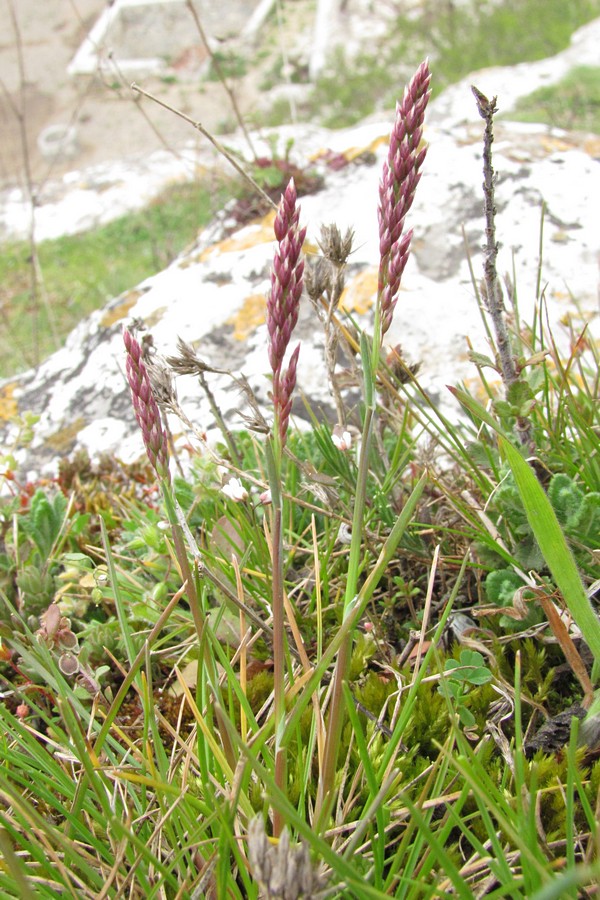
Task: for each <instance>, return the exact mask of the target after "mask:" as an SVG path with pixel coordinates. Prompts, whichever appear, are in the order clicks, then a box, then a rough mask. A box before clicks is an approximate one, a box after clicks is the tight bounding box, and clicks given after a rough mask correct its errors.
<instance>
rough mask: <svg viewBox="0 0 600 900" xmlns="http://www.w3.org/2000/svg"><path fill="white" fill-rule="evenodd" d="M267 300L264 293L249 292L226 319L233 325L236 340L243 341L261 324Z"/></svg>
mask: <svg viewBox="0 0 600 900" xmlns="http://www.w3.org/2000/svg"><path fill="white" fill-rule="evenodd" d="M266 314H267V301H266V299H265V295H264V294H250V296H249V297H246V299H245V300H244V302H243V303H242V305H241V307H240V308H239V309H238V310H237V312H236V313H235V314H234V315H233V316H231V318H230V319H227V322H226V324H227V325H233V337H234V339H235V340H236V341H245V340H246V338H247V337H248V336H249V335H250V334H252V332H253V331H254V330H255V329H256V328H258V326H259V325H262V324H263V322H264V321H265V319H266Z"/></svg>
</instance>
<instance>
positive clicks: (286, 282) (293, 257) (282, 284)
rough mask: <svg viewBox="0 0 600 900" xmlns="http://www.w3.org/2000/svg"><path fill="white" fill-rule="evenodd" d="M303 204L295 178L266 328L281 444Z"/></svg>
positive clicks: (299, 278)
mask: <svg viewBox="0 0 600 900" xmlns="http://www.w3.org/2000/svg"><path fill="white" fill-rule="evenodd" d="M299 220H300V207H299V206H298V205H297V194H296V186H295V184H294V179H293V178H292V179H290V182H289V184H288V186H287V188H286V189H285V192H284V193H283V194H282V197H281V202H280V204H279V209H278V211H277V215H276V217H275V224H274V231H275V237H276V239H277V243H278V246H277V249H276V250H275V256H274V259H273V270H272V272H271V290H270V292H269V295H268V297H267V330H268V333H269V362H270V364H271V370H272V372H273V406H274V410H275V421H276V423H277V429H278V433H279V439H280V441H281V444H282V446H283V445H284V444H285V439H286V435H287V428H288V422H289V418H290V410H291V407H292V392H293V390H294V387H295V385H296V367H297V364H298V354H299V352H300V345H299V344H298V346H297V347H296V349H295V350H294V352H293V353H292V356H291V358H290V361H289V363H288V368H287V370H286V371H285V372H282V368H283V360H284V357H285V354H286V350H287V348H288V345H289V342H290V339H291V336H292V332H293V331H294V328H295V327H296V323H297V321H298V312H299V310H300V297H301V296H302V284H303V274H304V260H303V258H302V244H303V243H304V238H305V237H306V228H300V227H299V224H298V223H299Z"/></svg>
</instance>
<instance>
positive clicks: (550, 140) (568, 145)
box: [540, 134, 577, 153]
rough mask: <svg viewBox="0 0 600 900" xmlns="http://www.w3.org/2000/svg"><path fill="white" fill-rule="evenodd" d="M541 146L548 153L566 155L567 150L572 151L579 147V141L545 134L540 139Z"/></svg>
mask: <svg viewBox="0 0 600 900" xmlns="http://www.w3.org/2000/svg"><path fill="white" fill-rule="evenodd" d="M540 146H541V147H543V149H544V150H545V151H546V153H564V152H565V151H566V150H572V149H573V147H576V146H577V141H574V140H573V139H572V138H571V139H570V140H569V138H568V137H566V136H565V137H556V136H554V135H551V134H543V135H542V136H541V138H540Z"/></svg>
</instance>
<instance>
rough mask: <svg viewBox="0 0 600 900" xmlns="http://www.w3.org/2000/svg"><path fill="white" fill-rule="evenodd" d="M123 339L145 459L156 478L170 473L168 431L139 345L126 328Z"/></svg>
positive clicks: (127, 371)
mask: <svg viewBox="0 0 600 900" xmlns="http://www.w3.org/2000/svg"><path fill="white" fill-rule="evenodd" d="M123 341H124V343H125V349H126V351H127V362H126V365H125V371H126V373H127V382H128V384H129V387H130V389H131V399H132V402H133V408H134V410H135V416H136V419H137V420H138V423H139V426H140V428H141V429H142V437H143V439H144V446H145V447H146V453H147V454H148V459H149V460H150V463H151V464H152V467H153V468H154V470H155V472H156V474H157V475H158V477H159V478H168V477H169V453H168V442H167V435H166V432H165V430H164V428H163V427H162V421H161V417H160V412H159V409H158V404H157V402H156V399H155V397H154V394H153V391H152V386H151V384H150V378H149V376H148V370H147V368H146V364H145V363H144V360H143V359H142V348H141V346H140V344H139V343H138V341H137V340H136V339H135V338H134V337H133V335H132V334H131V332H130V331H129V329H127V328H124V329H123Z"/></svg>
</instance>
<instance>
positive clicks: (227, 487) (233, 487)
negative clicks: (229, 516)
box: [221, 478, 248, 503]
mask: <svg viewBox="0 0 600 900" xmlns="http://www.w3.org/2000/svg"><path fill="white" fill-rule="evenodd" d="M221 490H222V491H223V493H224V494H225V496H226V497H229V498H230V499H231V500H234V501H235V502H236V503H241V502H242V501H243V500H246V499H247V497H248V491H247V490H246V488H245V487H244V485H243V484H242V482H241V481H240V479H239V478H230V479H229V481H228V482H227V483H226V484H224V485H223V487H222V488H221Z"/></svg>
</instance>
